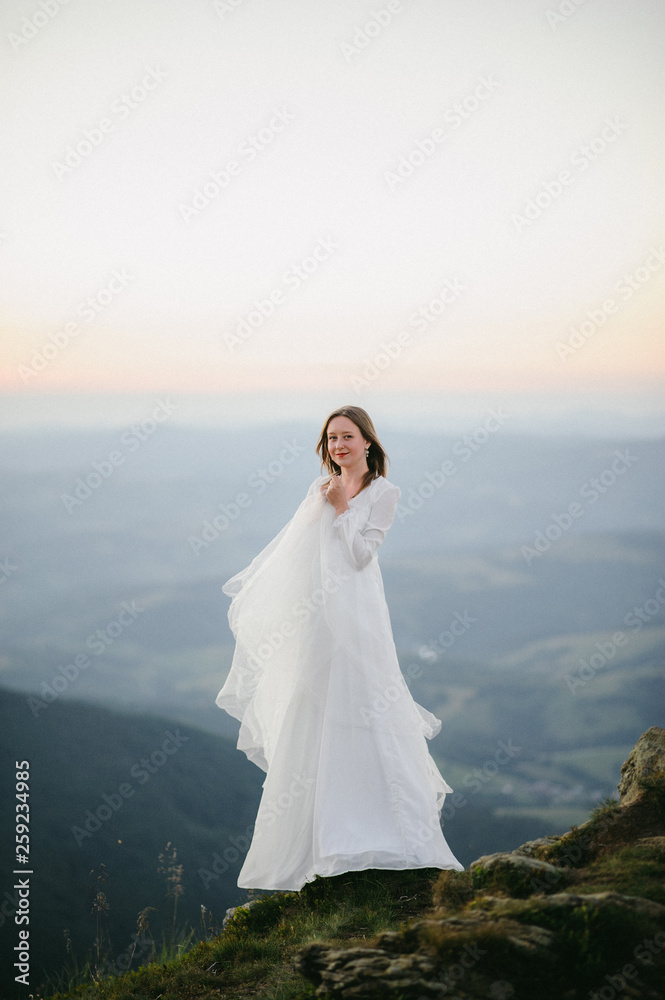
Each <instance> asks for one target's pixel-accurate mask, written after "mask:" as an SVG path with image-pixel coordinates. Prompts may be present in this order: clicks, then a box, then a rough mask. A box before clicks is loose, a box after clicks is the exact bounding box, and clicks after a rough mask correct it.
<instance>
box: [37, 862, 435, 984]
mask: <svg viewBox="0 0 665 1000" xmlns="http://www.w3.org/2000/svg"><path fill="white" fill-rule="evenodd" d="M438 875H439V871H438V869H422V870H408V871H374V870H369V871H362V872H349V873H347V874H345V875H338V876H335V877H334V878H328V879H316V880H315V881H314V882H312V883H309V884H308V885H306V886H305V887H304V888H303V889H302V890H301V891H300V892H298V893H274V894H271V895H265V896H260V897H256V898H257V899H258V902H257V903H256V904H255V905H254V906H252V907H251V908H250V909H247V910H237V911H236V913H235V915H234V917H233V919H232V920H231V921H229V923H228V924H227V926H226V928H225V929H224V932H223V933H222V934H221V935H219V936H218V937H217V938H216V939H215V940H213V941H209V942H202V943H200V944H198V945H197V946H195V947H193V948H192V949H191V950H190V951H189V952H188V953H187V954H186V955H184V956H182V957H181V958H178V959H176V960H174V961H171V962H168V963H165V962H160V963H153V964H151V965H148V966H144V967H142V968H140V969H138V970H137V971H135V972H130V973H127V974H126V975H124V976H120V977H118V978H108V979H105V980H103V981H101V982H99V983H97V984H93V983H90V982H88V983H87V984H86V983H82V984H80V985H78V986H74V987H73V988H71V989H67V988H65V989H64V990H62V989H61V992H59V993H51V994H47V995H46V997H44V998H37V997H36V998H35V1000H46V998H47V997H48V1000H65V998H67V1000H70V998H71V1000H73V998H77V1000H78V998H80V1000H84V998H85V1000H152V998H154V997H156V996H160V998H161V1000H190V998H191V1000H194V998H196V1000H200V998H202V997H207V996H215V997H219V998H225V997H229V998H231V997H233V998H236V997H238V998H241V997H250V996H251V997H252V998H253V1000H300V998H305V997H311V996H313V995H314V987H313V986H312V984H311V983H310V982H309V981H307V980H306V979H304V977H303V976H302V975H300V974H299V973H298V972H296V971H295V969H294V968H293V965H292V958H293V956H294V954H295V952H296V951H297V950H298V949H299V948H300V947H302V946H303V945H305V944H307V943H309V942H310V941H315V940H316V941H320V940H326V941H327V942H329V943H331V944H338V945H346V946H353V945H363V944H367V942H368V941H369V940H370V939H371V938H372V937H374V936H375V935H376V934H378V933H380V932H382V931H386V930H398V929H399V928H400V926H402V925H403V923H404V922H405V921H407V920H409V919H410V918H413V917H416V916H419V915H421V914H422V913H424V911H425V910H426V909H427V908H429V907H430V906H431V903H432V887H433V884H434V882H435V881H436V878H437V876H438Z"/></svg>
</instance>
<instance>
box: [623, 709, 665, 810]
mask: <svg viewBox="0 0 665 1000" xmlns="http://www.w3.org/2000/svg"><path fill="white" fill-rule="evenodd" d="M644 782H648V783H649V784H656V783H657V784H662V785H663V786H664V787H665V729H660V728H659V727H658V726H652V727H651V729H647V731H646V732H645V733H642V735H641V736H640V738H639V740H638V741H637V743H636V744H635V746H634V747H633V749H632V750H631V751H630V755H629V757H628V760H627V761H626V762H625V764H624V765H623V767H622V768H621V780H620V782H619V785H618V788H619V803H620V805H622V806H627V805H629V804H630V803H632V802H634V801H635V800H636V799H638V798H641V797H642V796H643V795H644V794H645V791H644V787H643V783H644Z"/></svg>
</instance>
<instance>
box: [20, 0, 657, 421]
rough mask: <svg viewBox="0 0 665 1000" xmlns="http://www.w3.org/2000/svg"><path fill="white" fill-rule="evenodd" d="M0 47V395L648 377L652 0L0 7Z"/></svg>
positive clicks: (520, 384)
mask: <svg viewBox="0 0 665 1000" xmlns="http://www.w3.org/2000/svg"><path fill="white" fill-rule="evenodd" d="M0 37H1V39H2V45H3V46H4V50H5V51H4V57H3V59H2V69H1V70H0V74H1V77H2V98H1V101H2V109H3V122H4V139H5V141H4V153H3V156H2V162H1V164H0V173H1V175H2V186H1V191H2V194H1V195H0V197H1V199H2V204H1V208H0V270H1V273H2V287H3V297H2V303H1V306H0V324H1V331H2V360H1V365H0V387H1V388H2V390H3V392H4V393H5V394H6V396H8V397H13V398H16V396H17V395H18V396H23V397H26V396H27V395H29V396H30V398H35V397H38V396H39V395H40V394H44V395H52V394H54V393H68V394H72V393H74V394H76V393H92V394H94V393H109V392H120V393H133V392H136V393H159V392H175V393H190V394H197V393H200V394H213V395H214V394H225V395H228V394H255V393H260V392H275V391H285V390H288V391H291V392H293V393H296V394H298V393H302V394H305V393H308V394H310V395H311V394H316V393H317V392H318V391H320V392H322V393H325V394H326V396H327V395H330V396H331V398H332V397H333V396H334V398H336V399H338V400H339V401H342V402H348V401H359V402H360V403H361V405H363V401H364V400H366V399H369V398H370V396H371V394H372V393H373V392H378V391H380V392H382V393H388V394H389V393H412V394H413V393H419V392H423V393H436V392H444V393H453V394H454V393H459V394H469V393H483V392H489V391H494V392H496V391H499V392H501V393H516V394H519V393H531V394H532V395H533V394H535V395H538V394H545V395H546V394H557V393H558V394H565V395H567V397H568V398H572V397H575V396H579V397H583V396H584V395H585V394H589V393H598V392H602V393H606V394H609V395H611V394H613V393H615V394H618V395H620V394H621V393H626V392H632V393H637V394H639V393H641V392H644V393H651V394H653V393H655V392H657V391H658V390H659V389H660V388H661V387H662V385H663V375H664V374H665V371H664V370H665V352H664V351H663V320H664V318H665V217H664V206H665V170H664V169H663V164H664V163H665V114H664V110H665V109H664V99H663V94H665V63H664V61H663V58H662V52H663V42H664V40H665V4H663V3H662V2H660V0H630V2H629V0H623V2H620V0H561V2H555V0H542V2H541V0H536V2H525V0H502V2H497V0H474V2H470V0H373V2H358V0H272V2H270V0H215V2H212V0H195V2H191V0H114V2H113V3H110V2H108V0H107V2H102V0H69V2H68V3H63V2H62V0H26V2H19V0H8V2H6V3H4V4H3V5H2V9H1V11H0ZM358 379H360V380H361V382H358V381H357V380H358Z"/></svg>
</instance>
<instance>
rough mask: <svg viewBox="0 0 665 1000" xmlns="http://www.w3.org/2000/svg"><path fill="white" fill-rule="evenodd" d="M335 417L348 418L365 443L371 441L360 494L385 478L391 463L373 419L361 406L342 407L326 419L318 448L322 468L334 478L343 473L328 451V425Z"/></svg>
mask: <svg viewBox="0 0 665 1000" xmlns="http://www.w3.org/2000/svg"><path fill="white" fill-rule="evenodd" d="M334 417H348V418H349V420H352V421H353V423H354V424H355V425H356V427H357V428H358V430H359V431H360V433H361V434H362V436H363V437H364V439H365V441H369V443H370V444H369V455H368V456H367V468H368V471H367V472H366V473H365V475H364V476H363V481H362V483H361V486H360V490H358V492H359V493H360V492H361V491H362V490H364V489H365V488H366V487H367V486H369V484H370V483H371V482H372V480H373V479H377V478H378V477H379V476H385V474H386V472H387V471H388V466H389V464H390V463H389V461H388V456H387V455H386V453H385V451H384V450H383V448H382V447H381V442H380V441H379V439H378V437H377V435H376V431H375V430H374V424H373V423H372V418H371V417H370V415H369V413H367V411H366V410H363V409H361V408H360V407H359V406H340V407H339V408H338V409H337V410H333V412H332V413H330V414H329V415H328V417H327V418H326V422H325V423H324V425H323V430H322V431H321V436H320V438H319V443H318V444H317V446H316V453H317V455H319V456H320V458H321V468H322V469H327V470H328V472H329V473H330V474H331V475H333V476H338V475H339V474H340V473H341V471H342V470H341V468H340V467H339V465H338V464H337V462H334V461H333V460H332V458H331V457H330V452H329V451H328V424H329V423H330V421H331V420H332V419H333V418H334Z"/></svg>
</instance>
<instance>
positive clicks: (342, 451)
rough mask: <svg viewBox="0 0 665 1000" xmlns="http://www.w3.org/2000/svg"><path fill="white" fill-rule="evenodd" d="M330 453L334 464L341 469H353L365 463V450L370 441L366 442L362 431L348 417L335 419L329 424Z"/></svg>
mask: <svg viewBox="0 0 665 1000" xmlns="http://www.w3.org/2000/svg"><path fill="white" fill-rule="evenodd" d="M327 435H328V451H329V452H330V457H331V458H332V460H333V462H336V463H337V465H339V467H340V468H341V469H349V470H350V469H352V468H354V467H355V466H356V465H363V466H365V467H366V463H365V450H366V448H367V447H368V446H369V441H365V439H364V437H363V436H362V434H361V433H360V429H359V428H358V427H357V426H356V424H354V422H353V420H349V418H348V417H333V419H332V420H331V421H330V423H329V424H328V429H327Z"/></svg>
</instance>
